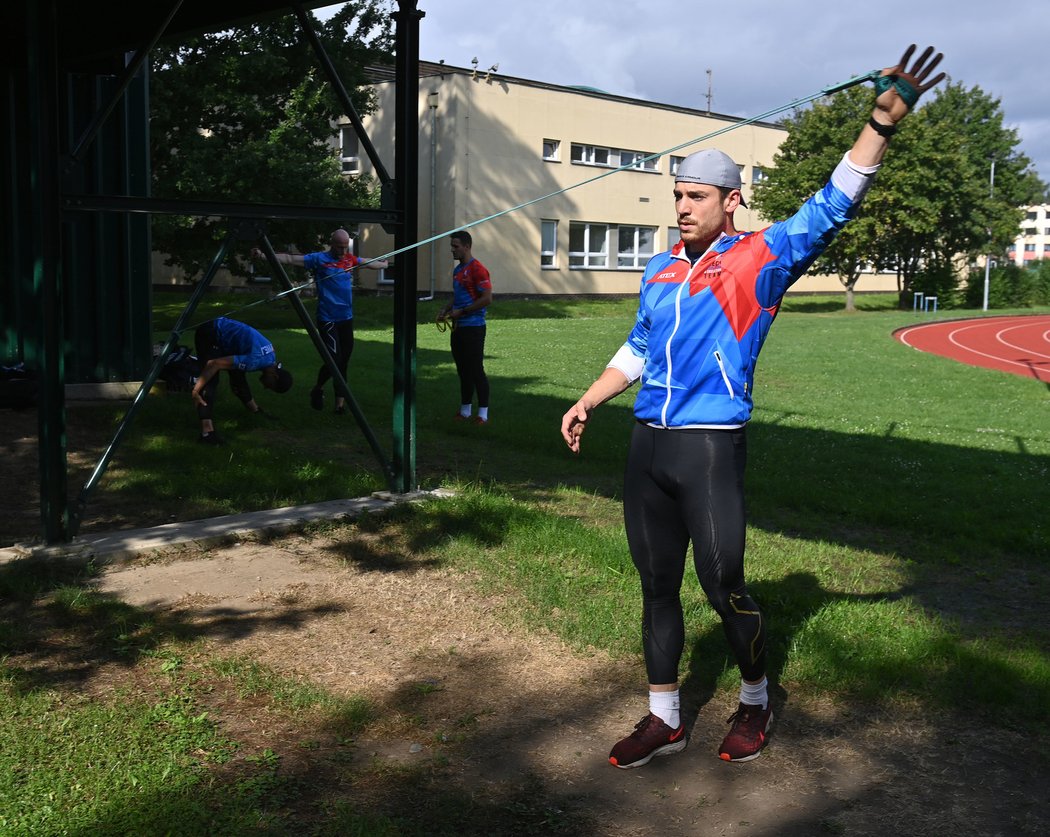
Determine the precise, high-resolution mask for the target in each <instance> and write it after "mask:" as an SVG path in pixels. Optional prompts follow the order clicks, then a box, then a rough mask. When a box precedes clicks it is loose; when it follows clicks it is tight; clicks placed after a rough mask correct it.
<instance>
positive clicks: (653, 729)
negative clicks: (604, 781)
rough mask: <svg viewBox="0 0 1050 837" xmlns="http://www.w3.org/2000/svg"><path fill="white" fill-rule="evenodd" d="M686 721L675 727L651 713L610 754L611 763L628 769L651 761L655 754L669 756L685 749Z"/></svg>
mask: <svg viewBox="0 0 1050 837" xmlns="http://www.w3.org/2000/svg"><path fill="white" fill-rule="evenodd" d="M686 740H687V739H686V735H685V724H681V725H680V726H679V727H678V729H671V728H670V727H669V726H667V724H665V723H664V722H663V721H662V720H660V719H659V718H657V717H656V716H655V715H654V714H652V713H651V712H650V713H649V714H648V715H646V716H645V717H644V718H642V720H640V721H639V722H638V723H637V724H636V725H635V728H634V732H632V733H631V734H630V735H628V736H627V737H626V738H624V739H623V740H621V741H617V742H616V745H615V746H614V747H613V748H612V752H611V753H609V764H611V765H614V766H615V767H621V768H623V769H625V770H626V769H627V768H629V767H641V766H642V765H643V764H648V763H649V761H650V759H652V757H653V756H669V755H671V753H677V752H679V751H680V750H684V749H685V745H686Z"/></svg>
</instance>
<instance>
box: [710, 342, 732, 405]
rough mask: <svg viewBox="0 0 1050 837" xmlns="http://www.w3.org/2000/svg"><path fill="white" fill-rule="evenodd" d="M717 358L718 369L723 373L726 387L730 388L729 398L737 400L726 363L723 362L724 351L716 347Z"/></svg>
mask: <svg viewBox="0 0 1050 837" xmlns="http://www.w3.org/2000/svg"><path fill="white" fill-rule="evenodd" d="M714 354H715V360H716V361H718V369H719V371H721V373H722V380H723V381H724V382H725V385H726V389H727V390H729V400H730V401H735V400H736V393H735V392H733V385H732V384H731V383H730V382H729V376H728V375H727V374H726V365H725V364H724V363H723V362H722V353H721V352H719V351H718V349H715V352H714Z"/></svg>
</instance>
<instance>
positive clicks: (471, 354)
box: [450, 326, 489, 407]
mask: <svg viewBox="0 0 1050 837" xmlns="http://www.w3.org/2000/svg"><path fill="white" fill-rule="evenodd" d="M485 328H486V327H485V326H460V327H459V328H456V329H453V331H452V337H451V341H450V342H451V345H452V359H453V360H454V361H455V362H456V373H457V374H458V375H459V403H460V404H470V403H471V402H472V401H473V400H474V392H475V390H476V391H477V393H478V407H487V406H488V405H489V379H488V376H487V375H486V374H485Z"/></svg>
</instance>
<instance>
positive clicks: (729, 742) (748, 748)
mask: <svg viewBox="0 0 1050 837" xmlns="http://www.w3.org/2000/svg"><path fill="white" fill-rule="evenodd" d="M727 723H730V724H732V725H733V726H732V727H730V729H729V734H728V735H727V736H726V737H725V738H724V739H723V741H722V746H721V747H719V748H718V757H719V758H720V759H722V761H751V759H757V758H758V757H759V755H761V753H762V748H763V747H765V746H766V740H767V738H768V736H767V735H766V733H767V732H769V727H770V724H772V723H773V707H772V706H769V705H767V706H766V708H765V709H763V708H762V707H761V706H748V705H747V704H744V703H741V704H740V705H739V706H738V707H737V710H736V712H734V713H733V714H732V715H730V716H729V719H728V721H727Z"/></svg>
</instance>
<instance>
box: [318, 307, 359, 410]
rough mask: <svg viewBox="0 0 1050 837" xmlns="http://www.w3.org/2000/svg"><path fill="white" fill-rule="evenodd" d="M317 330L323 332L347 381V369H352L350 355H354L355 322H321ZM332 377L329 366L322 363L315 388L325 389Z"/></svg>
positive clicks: (337, 365) (325, 340) (326, 344)
mask: <svg viewBox="0 0 1050 837" xmlns="http://www.w3.org/2000/svg"><path fill="white" fill-rule="evenodd" d="M317 330H318V331H319V332H321V339H322V340H323V341H324V344H325V346H327V347H328V351H329V352H331V354H332V359H333V360H334V361H335V366H336V368H337V369H338V370H339V372H340V373H341V374H342V376H343V380H344V381H345V380H346V372H347V369H349V368H350V355H352V354H353V353H354V321H353V320H340V321H339V322H337V323H329V322H324V321H321V322H318V323H317ZM331 377H332V373H331V372H329V371H328V366H327V365H326V364H323V363H322V364H321V369H320V371H318V373H317V383H316V384H315V385H314V386H315V388H317V389H320V388H321V387H323V386H324V385H325V384H326V383H327V382H328V379H329V378H331ZM347 386H349V384H347ZM336 394H337V395H338V394H339V393H338V392H337V393H336Z"/></svg>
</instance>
